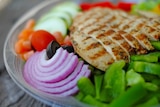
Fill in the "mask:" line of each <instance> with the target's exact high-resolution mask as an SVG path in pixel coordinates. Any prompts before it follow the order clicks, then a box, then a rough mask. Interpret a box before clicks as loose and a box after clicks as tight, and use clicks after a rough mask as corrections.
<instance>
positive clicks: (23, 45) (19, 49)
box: [15, 39, 32, 54]
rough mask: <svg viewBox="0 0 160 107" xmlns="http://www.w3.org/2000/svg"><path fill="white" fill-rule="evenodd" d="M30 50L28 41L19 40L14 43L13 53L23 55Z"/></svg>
mask: <svg viewBox="0 0 160 107" xmlns="http://www.w3.org/2000/svg"><path fill="white" fill-rule="evenodd" d="M31 49H32V46H31V43H30V41H27V40H24V39H20V40H18V41H17V42H16V43H15V51H16V53H17V54H21V53H24V52H26V51H29V50H31Z"/></svg>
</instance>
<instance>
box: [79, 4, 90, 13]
mask: <svg viewBox="0 0 160 107" xmlns="http://www.w3.org/2000/svg"><path fill="white" fill-rule="evenodd" d="M80 7H81V9H82V11H86V10H89V9H90V8H91V3H81V4H80Z"/></svg>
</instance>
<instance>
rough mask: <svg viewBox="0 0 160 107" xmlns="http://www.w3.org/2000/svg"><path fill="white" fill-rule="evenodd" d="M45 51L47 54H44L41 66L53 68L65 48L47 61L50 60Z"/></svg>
mask: <svg viewBox="0 0 160 107" xmlns="http://www.w3.org/2000/svg"><path fill="white" fill-rule="evenodd" d="M43 51H45V52H42V55H41V58H40V59H39V60H40V61H39V64H40V65H41V66H51V65H52V64H53V63H56V61H57V60H58V59H59V58H60V56H61V53H62V51H63V48H59V49H57V50H56V54H55V55H54V57H52V58H51V59H50V60H47V59H48V58H47V55H46V50H43Z"/></svg>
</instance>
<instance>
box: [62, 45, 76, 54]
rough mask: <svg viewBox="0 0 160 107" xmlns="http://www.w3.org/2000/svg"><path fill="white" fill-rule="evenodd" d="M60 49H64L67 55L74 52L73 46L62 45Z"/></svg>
mask: <svg viewBox="0 0 160 107" xmlns="http://www.w3.org/2000/svg"><path fill="white" fill-rule="evenodd" d="M62 48H63V49H65V50H67V51H68V52H69V53H72V52H74V48H73V46H67V45H64V46H62Z"/></svg>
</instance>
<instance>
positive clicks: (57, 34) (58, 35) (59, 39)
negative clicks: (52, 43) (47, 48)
mask: <svg viewBox="0 0 160 107" xmlns="http://www.w3.org/2000/svg"><path fill="white" fill-rule="evenodd" d="M53 36H54V37H55V39H56V41H57V42H58V43H59V44H60V45H61V44H63V40H64V37H63V35H62V33H61V32H55V33H53Z"/></svg>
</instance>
